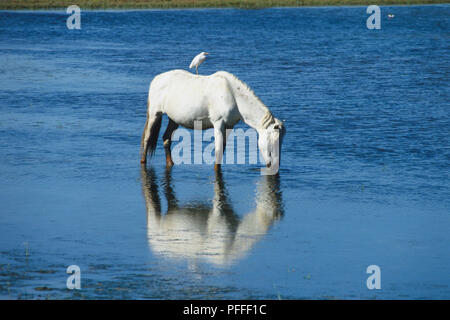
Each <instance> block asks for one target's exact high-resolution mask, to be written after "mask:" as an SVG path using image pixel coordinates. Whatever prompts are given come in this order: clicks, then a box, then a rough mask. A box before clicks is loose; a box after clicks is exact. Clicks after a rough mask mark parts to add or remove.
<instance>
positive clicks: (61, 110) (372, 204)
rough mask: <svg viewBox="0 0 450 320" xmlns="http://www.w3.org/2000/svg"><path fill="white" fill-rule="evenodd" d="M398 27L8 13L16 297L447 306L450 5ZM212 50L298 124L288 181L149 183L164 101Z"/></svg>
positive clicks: (184, 13) (7, 169)
mask: <svg viewBox="0 0 450 320" xmlns="http://www.w3.org/2000/svg"><path fill="white" fill-rule="evenodd" d="M388 13H393V14H395V18H394V19H388V18H387V14H388ZM381 15H382V21H381V30H368V29H367V28H366V19H367V17H368V14H366V8H365V7H352V8H350V7H342V8H339V7H329V8H299V9H265V10H234V9H229V10H173V11H163V10H153V11H152V10H149V11H82V15H81V27H82V29H81V30H68V29H67V28H66V19H67V16H68V15H67V14H65V12H64V11H52V12H6V11H3V12H0V177H1V182H2V183H1V185H0V204H1V205H0V210H1V211H0V212H1V213H0V252H1V253H0V254H1V255H0V298H3V299H61V298H62V299H71V298H74V299H110V298H115V299H120V298H127V299H199V298H201V299H210V298H213V299H222V298H223V299H229V298H234V299H247V298H254V299H303V298H306V299H336V298H337V299H434V298H441V299H442V298H443V299H448V298H449V297H450V288H449V286H450V277H449V275H450V256H449V243H450V233H449V226H450V216H449V213H450V211H449V210H450V182H449V181H450V179H449V163H450V141H449V128H450V109H449V107H450V106H449V87H448V83H449V71H450V59H449V49H450V46H449V43H450V41H449V40H450V33H449V30H450V28H449V19H448V17H449V15H450V6H448V5H436V6H412V7H407V6H405V7H381ZM200 51H207V52H210V56H209V57H208V59H207V61H206V62H205V63H204V64H203V65H202V66H201V67H200V73H201V74H211V73H214V72H215V71H218V70H226V71H228V72H231V73H233V74H235V75H236V76H238V77H239V78H240V79H242V80H243V81H245V82H246V83H247V84H248V85H250V86H251V87H252V89H253V90H254V91H255V93H256V94H257V95H258V96H259V97H260V98H261V100H262V101H263V102H264V103H265V104H266V105H267V106H269V108H270V109H271V111H272V112H273V113H274V115H275V116H276V117H277V118H279V119H285V120H286V122H285V124H286V127H287V134H286V137H285V139H284V144H283V149H282V153H283V158H282V160H283V162H282V168H281V170H280V174H279V176H278V177H273V178H271V179H268V178H266V177H263V176H261V175H260V174H259V171H258V170H257V168H258V166H257V165H251V164H246V165H224V167H223V177H222V179H219V178H217V179H216V177H215V175H214V171H213V169H212V166H211V165H206V164H205V165H179V166H175V167H174V168H173V169H172V170H171V171H170V172H166V171H165V161H164V154H163V149H162V144H161V142H160V143H159V146H158V149H157V152H156V155H155V157H154V158H153V159H152V161H151V163H150V164H149V166H148V167H149V169H148V170H142V169H141V166H140V164H139V143H140V135H141V133H142V129H143V126H144V123H145V117H146V96H147V92H148V85H149V83H150V81H151V79H152V78H153V77H154V76H155V75H157V74H159V73H161V72H164V71H167V70H171V69H187V66H188V65H189V63H190V61H191V59H192V57H193V56H195V55H196V54H197V53H199V52H200ZM164 125H165V122H164V123H163V126H164ZM240 127H243V128H246V126H245V125H240ZM167 211H169V213H168V214H166V215H165V212H167ZM155 212H156V215H154V216H153V214H155ZM217 212H218V213H217ZM159 213H161V215H159ZM158 217H160V218H158ZM264 217H265V218H264ZM152 219H153V220H152ZM154 219H162V220H161V221H166V222H167V223H169V222H170V221H173V223H174V225H176V228H175V232H174V231H173V230H171V231H170V232H169V231H167V230H164V228H163V227H161V228H160V229H158V226H160V225H159V224H158V223H152V221H154ZM171 219H172V220H171ZM261 219H262V220H261ZM261 221H266V224H261ZM166 222H164V223H166ZM161 225H163V224H161ZM255 226H256V227H258V228H259V229H258V228H256V229H257V230H256V229H255V228H254V229H255V230H256V231H255V230H253V229H252V228H253V227H255ZM155 228H156V229H155ZM249 230H250V231H249ZM73 264H75V265H78V266H79V267H80V269H81V286H82V288H81V290H72V291H71V290H69V289H67V288H66V280H67V277H68V275H67V274H66V268H67V267H68V266H69V265H73ZM372 264H375V265H378V266H379V267H380V269H381V289H380V290H369V289H368V288H367V287H366V279H367V277H368V276H369V274H367V273H366V268H367V267H368V266H369V265H372Z"/></svg>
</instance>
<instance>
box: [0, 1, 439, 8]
mask: <svg viewBox="0 0 450 320" xmlns="http://www.w3.org/2000/svg"><path fill="white" fill-rule="evenodd" d="M447 2H448V0H369V1H367V0H224V1H220V0H150V1H149V0H131V1H129V0H97V1H94V0H0V9H6V10H20V9H61V8H67V7H68V6H69V5H72V4H76V5H78V6H79V7H80V8H82V9H127V8H128V9H132V8H133V9H148V8H231V7H233V8H243V9H257V8H268V7H300V6H329V5H335V6H339V5H371V4H376V5H392V4H406V5H407V4H432V3H447Z"/></svg>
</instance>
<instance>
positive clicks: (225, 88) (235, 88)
mask: <svg viewBox="0 0 450 320" xmlns="http://www.w3.org/2000/svg"><path fill="white" fill-rule="evenodd" d="M147 105H148V110H147V122H146V123H145V128H144V133H143V134H142V141H141V153H142V158H141V163H146V162H147V153H148V152H150V155H152V154H153V152H154V151H155V148H156V143H157V141H158V134H159V130H160V128H161V121H162V115H163V114H167V116H168V117H169V124H168V126H167V129H166V131H165V132H164V135H163V142H164V150H165V154H166V164H167V166H168V167H170V166H172V165H173V164H174V163H173V161H172V157H171V153H170V146H171V142H172V141H171V137H172V133H173V132H174V131H175V130H176V129H177V128H178V126H179V125H181V126H183V127H186V128H189V129H194V123H195V122H196V121H201V123H202V130H204V129H209V128H214V140H215V165H214V168H215V169H216V170H218V169H220V164H221V163H222V157H223V151H224V149H225V144H226V133H227V131H228V132H229V130H227V129H232V128H233V126H234V125H235V124H236V123H237V122H239V121H240V120H242V121H244V122H245V123H246V124H248V125H249V126H250V127H252V128H254V129H255V130H256V131H257V132H258V146H259V149H260V151H261V154H262V156H263V158H264V161H265V162H266V166H267V167H269V168H273V167H275V168H276V171H278V166H279V163H280V148H281V142H282V139H283V136H284V133H285V128H284V126H283V122H282V121H280V120H278V119H276V118H274V116H273V115H272V113H271V112H270V111H269V109H268V108H267V107H266V106H265V105H264V103H262V101H261V100H260V99H259V98H258V97H257V96H256V95H255V94H254V93H253V91H252V90H251V89H250V88H249V87H248V86H247V85H246V84H245V83H244V82H242V81H241V80H239V79H238V78H237V77H235V76H234V75H232V74H231V73H228V72H225V71H219V72H216V73H214V74H212V75H209V76H198V75H193V74H192V73H189V72H186V71H184V70H172V71H168V72H165V73H162V74H159V75H157V76H156V77H155V78H154V79H153V81H152V82H151V84H150V89H149V93H148V101H147Z"/></svg>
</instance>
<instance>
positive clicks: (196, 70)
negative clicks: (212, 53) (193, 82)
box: [195, 66, 198, 75]
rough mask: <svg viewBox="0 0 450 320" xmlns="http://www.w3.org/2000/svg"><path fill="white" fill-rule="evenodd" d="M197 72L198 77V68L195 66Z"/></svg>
mask: <svg viewBox="0 0 450 320" xmlns="http://www.w3.org/2000/svg"><path fill="white" fill-rule="evenodd" d="M195 72H197V75H198V67H197V66H195Z"/></svg>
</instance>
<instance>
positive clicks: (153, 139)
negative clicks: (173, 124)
mask: <svg viewBox="0 0 450 320" xmlns="http://www.w3.org/2000/svg"><path fill="white" fill-rule="evenodd" d="M149 107H150V99H149V100H147V121H146V122H145V127H144V132H143V133H142V138H141V159H142V160H141V162H146V159H147V154H148V153H149V154H150V157H152V156H153V153H154V152H155V149H156V144H157V143H158V136H159V130H160V129H161V122H162V117H161V116H159V117H156V118H155V119H150V109H149ZM149 126H150V128H149ZM147 132H149V137H148V138H147V139H145V137H146V135H147Z"/></svg>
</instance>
